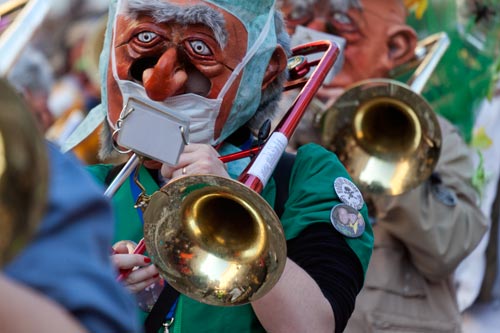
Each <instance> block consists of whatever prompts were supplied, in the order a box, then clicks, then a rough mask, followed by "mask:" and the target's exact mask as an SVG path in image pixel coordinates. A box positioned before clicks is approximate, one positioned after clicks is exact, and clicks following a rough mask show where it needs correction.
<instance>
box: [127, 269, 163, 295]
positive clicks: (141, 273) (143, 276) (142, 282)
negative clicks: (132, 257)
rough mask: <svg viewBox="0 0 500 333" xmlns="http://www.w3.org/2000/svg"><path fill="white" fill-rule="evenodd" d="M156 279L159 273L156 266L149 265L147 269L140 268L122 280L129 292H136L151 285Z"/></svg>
mask: <svg viewBox="0 0 500 333" xmlns="http://www.w3.org/2000/svg"><path fill="white" fill-rule="evenodd" d="M158 278H159V272H158V269H157V268H156V266H155V265H149V266H147V267H142V268H139V269H136V270H134V271H133V272H132V273H130V275H129V276H128V277H127V278H126V279H125V280H124V282H125V284H126V285H127V287H128V288H129V289H130V290H133V291H134V292H137V291H140V290H141V289H144V288H146V287H147V286H149V285H151V283H153V282H154V281H155V280H157V279H158Z"/></svg>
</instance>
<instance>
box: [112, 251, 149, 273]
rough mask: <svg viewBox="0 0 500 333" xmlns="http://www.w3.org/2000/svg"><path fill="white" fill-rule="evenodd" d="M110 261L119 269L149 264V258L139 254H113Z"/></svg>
mask: <svg viewBox="0 0 500 333" xmlns="http://www.w3.org/2000/svg"><path fill="white" fill-rule="evenodd" d="M111 261H112V262H113V264H114V266H115V267H117V268H118V269H119V270H123V269H132V268H134V267H136V266H139V267H142V266H146V265H149V264H151V259H150V258H148V257H146V256H143V255H140V254H115V255H112V256H111Z"/></svg>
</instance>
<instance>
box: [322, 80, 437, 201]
mask: <svg viewBox="0 0 500 333" xmlns="http://www.w3.org/2000/svg"><path fill="white" fill-rule="evenodd" d="M321 126H322V144H323V146H324V147H325V148H327V149H330V150H332V151H334V152H335V153H337V155H338V157H339V159H340V160H341V161H342V163H343V164H344V165H345V166H346V168H347V169H348V171H349V173H350V174H351V176H352V178H353V179H354V180H355V182H356V184H357V185H358V186H359V187H360V188H361V189H362V190H363V191H365V192H369V193H375V194H387V195H398V194H401V193H403V192H405V191H407V190H409V189H412V188H414V187H416V186H417V185H418V184H420V183H421V182H422V181H423V180H425V179H426V178H428V177H429V176H430V174H431V173H432V171H433V169H434V167H435V165H436V163H437V160H438V158H439V153H440V150H441V130H440V127H439V123H438V121H437V117H436V115H435V113H434V111H433V110H432V108H431V107H430V105H429V104H428V103H427V101H426V100H425V99H424V98H422V97H421V96H420V95H419V94H417V93H416V92H414V91H412V90H411V88H410V87H409V86H407V85H405V84H403V83H399V82H397V81H394V80H388V79H376V80H366V81H363V82H359V83H358V84H356V85H354V86H352V87H351V88H349V89H347V90H346V92H345V93H344V94H343V95H341V96H340V97H339V99H338V100H337V101H336V102H335V104H334V105H333V106H332V107H331V108H330V109H329V110H327V111H326V112H325V114H324V116H323V119H322V123H321Z"/></svg>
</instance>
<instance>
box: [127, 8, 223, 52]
mask: <svg viewBox="0 0 500 333" xmlns="http://www.w3.org/2000/svg"><path fill="white" fill-rule="evenodd" d="M124 2H125V3H127V2H128V6H122V11H124V12H126V13H123V14H127V15H129V16H131V17H132V18H137V15H139V14H145V15H148V16H151V17H152V18H153V19H154V20H155V22H158V23H164V22H169V21H173V22H182V24H186V25H190V24H203V25H205V26H207V27H209V28H210V29H211V30H212V31H213V32H214V36H215V38H216V39H217V42H218V43H219V45H220V47H221V48H224V46H225V45H226V43H227V31H226V29H225V21H224V16H223V15H222V13H220V12H219V11H217V10H215V9H213V8H211V7H209V6H205V5H194V6H189V7H182V6H179V5H173V4H170V3H168V2H165V1H162V0H128V1H124ZM127 7H128V8H127Z"/></svg>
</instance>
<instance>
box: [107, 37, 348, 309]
mask: <svg viewBox="0 0 500 333" xmlns="http://www.w3.org/2000/svg"><path fill="white" fill-rule="evenodd" d="M312 52H324V53H323V56H322V58H321V59H320V60H316V61H312V62H310V63H307V60H305V57H304V56H303V55H304V54H309V53H312ZM293 53H294V57H292V58H291V59H290V60H289V62H288V63H289V72H291V73H296V74H297V73H299V74H297V75H295V78H294V80H293V81H291V82H289V85H288V86H287V87H285V88H286V89H287V88H292V87H302V89H301V91H300V93H299V95H298V96H297V98H296V99H295V101H294V102H293V103H292V105H291V107H290V109H289V110H288V112H287V114H286V116H285V117H284V118H283V119H282V121H281V123H280V125H279V126H278V127H277V130H275V131H274V132H273V133H272V134H271V136H270V137H269V138H268V140H267V141H266V143H265V144H264V145H263V146H262V147H258V148H252V149H250V150H248V151H245V152H242V153H237V154H233V155H227V156H224V157H222V158H221V160H222V161H223V162H228V161H231V160H234V159H237V158H242V157H246V156H253V159H252V162H251V164H250V166H249V167H248V168H247V169H246V170H245V171H244V172H243V173H242V174H241V175H240V177H239V178H238V180H232V179H228V178H225V177H219V176H213V175H193V176H186V177H181V178H178V179H176V180H173V181H171V182H170V183H168V184H167V185H165V186H164V187H162V188H161V189H160V190H159V191H157V192H155V193H153V194H152V195H151V196H148V195H145V196H144V197H143V198H144V201H142V202H141V203H139V204H138V205H139V206H143V205H144V206H145V208H144V214H143V217H144V239H143V242H142V241H141V242H140V244H139V245H138V246H137V248H138V249H139V250H137V248H136V251H135V252H134V253H140V251H143V250H144V248H145V249H147V251H148V253H149V255H150V257H151V259H152V261H153V262H154V264H155V265H156V266H157V268H158V270H159V271H160V274H161V276H162V277H163V278H165V279H166V280H167V282H168V283H169V284H170V285H171V286H172V287H173V288H175V289H177V290H178V291H179V292H180V293H182V294H184V295H187V296H189V297H190V298H192V299H195V300H198V301H200V302H202V303H206V304H211V305H217V306H234V305H241V304H246V303H248V302H251V301H254V300H256V299H258V298H260V297H262V296H263V295H265V294H266V293H267V292H268V291H269V290H271V288H272V287H273V286H274V285H275V284H276V283H277V282H278V280H279V278H280V276H281V273H282V272H283V269H284V266H285V262H286V240H285V236H284V232H283V229H282V226H281V222H280V220H279V218H278V217H277V215H276V213H275V212H274V210H273V208H272V207H271V206H270V205H269V204H268V203H267V202H266V201H265V200H264V199H263V198H262V197H261V196H260V194H259V193H260V192H261V190H262V189H263V188H264V187H265V185H266V183H267V182H268V180H269V179H270V177H271V175H272V172H273V170H274V169H275V167H276V165H277V163H278V161H279V159H280V157H281V155H282V154H283V152H284V151H285V148H286V146H287V144H288V140H289V138H290V137H291V135H292V133H293V131H294V130H295V128H296V126H297V125H298V123H299V121H300V119H301V117H302V115H303V114H304V112H305V110H306V108H307V105H308V104H309V103H310V101H311V100H312V98H313V97H314V94H315V93H316V91H317V90H318V89H319V87H320V86H321V83H322V82H323V80H324V78H325V77H326V75H327V73H328V72H329V70H330V68H331V67H332V66H333V65H334V63H335V61H336V60H337V58H338V55H339V53H340V50H339V48H338V46H337V45H336V44H334V43H332V42H330V41H317V42H313V43H308V44H304V45H301V46H298V47H296V48H294V49H293ZM297 60H299V61H297ZM297 64H300V65H301V67H298V66H296V65H297ZM310 67H315V68H314V71H313V73H312V74H311V76H310V78H309V79H305V78H303V75H302V76H301V75H300V73H303V72H304V68H310ZM298 68H300V70H298ZM306 73H307V72H305V73H304V74H306ZM138 160H140V157H138V156H137V155H136V154H133V155H132V157H131V158H130V159H129V161H128V162H127V166H126V167H124V168H123V169H122V173H121V174H120V175H118V176H117V177H116V178H115V179H114V180H113V182H112V183H111V184H110V186H109V187H108V190H109V191H108V190H107V191H106V192H107V193H108V194H107V195H110V194H112V193H114V191H115V189H116V188H117V187H119V184H120V183H122V182H123V181H124V179H125V178H126V177H128V176H129V175H130V174H131V172H132V171H133V170H134V168H135V169H136V168H137V165H140V163H139V162H138ZM136 170H137V169H136ZM141 197H142V195H141V196H140V199H139V200H141ZM143 243H144V244H145V246H143Z"/></svg>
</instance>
